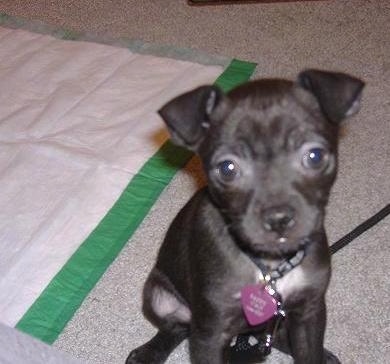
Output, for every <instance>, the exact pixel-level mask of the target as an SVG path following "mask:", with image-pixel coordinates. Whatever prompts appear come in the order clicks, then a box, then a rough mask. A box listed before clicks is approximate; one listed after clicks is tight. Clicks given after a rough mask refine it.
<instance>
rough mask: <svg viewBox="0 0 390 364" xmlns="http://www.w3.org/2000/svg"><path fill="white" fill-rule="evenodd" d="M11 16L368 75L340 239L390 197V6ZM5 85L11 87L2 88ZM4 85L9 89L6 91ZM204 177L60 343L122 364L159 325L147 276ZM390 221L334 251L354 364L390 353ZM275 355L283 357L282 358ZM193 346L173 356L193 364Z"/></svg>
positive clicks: (172, 4)
mask: <svg viewBox="0 0 390 364" xmlns="http://www.w3.org/2000/svg"><path fill="white" fill-rule="evenodd" d="M0 12H5V13H8V14H9V15H15V16H22V17H27V18H29V19H35V20H41V21H43V22H45V23H49V24H53V25H58V26H63V27H65V28H70V29H74V30H77V31H82V32H92V33H99V34H101V35H107V34H109V35H111V36H114V37H126V38H132V39H140V40H142V41H147V42H154V43H158V44H170V45H174V46H176V47H191V48H195V49H199V50H202V51H206V52H208V53H210V54H217V55H225V56H229V57H236V58H240V59H245V60H250V61H254V62H257V63H258V64H259V66H258V68H257V76H258V77H260V76H282V77H289V78H294V77H295V75H296V73H297V72H298V71H299V70H301V69H303V68H306V67H317V68H326V69H332V70H341V71H346V72H350V73H352V74H354V75H356V76H358V77H361V78H363V79H364V80H365V81H366V82H367V87H366V89H365V93H364V101H363V107H362V110H361V112H360V114H359V115H358V116H357V117H356V118H354V119H353V120H351V121H350V122H348V123H347V124H346V125H345V133H344V137H343V139H342V141H341V146H340V173H339V178H338V180H337V182H336V185H335V187H334V190H333V195H332V198H331V203H330V206H329V215H328V220H327V229H328V233H329V236H330V240H331V241H334V240H336V239H337V238H338V237H340V236H341V235H343V234H344V233H346V232H348V231H349V230H351V229H352V228H353V227H354V226H355V225H357V224H358V223H360V222H361V221H362V220H363V219H365V218H368V217H369V216H370V215H372V214H373V213H375V212H376V211H377V210H379V209H380V208H381V207H383V206H384V205H385V204H387V203H389V201H390V183H389V182H388V179H389V177H390V116H389V114H390V102H389V95H390V49H389V48H390V29H389V28H390V25H389V24H390V3H389V2H388V1H387V0H382V1H375V0H372V1H365V0H351V1H314V2H300V3H293V2H289V3H278V4H275V3H274V4H248V5H226V6H202V7H190V6H188V5H187V3H186V2H185V1H184V0H142V1H139V0H118V1H104V0H96V1H93V0H90V1H87V0H78V1H76V0H70V1H66V2H61V3H60V2H54V1H51V2H48V1H44V0H36V1H23V0H5V1H4V0H2V1H0ZM0 87H1V86H0ZM0 90H1V88H0ZM199 179H201V174H200V172H199V168H198V164H197V163H196V161H193V162H192V163H191V164H190V166H189V167H188V168H187V169H186V170H185V171H183V172H182V173H180V174H179V175H178V176H177V178H176V179H175V180H174V182H173V183H172V184H171V185H170V186H169V187H168V189H167V190H166V191H165V193H164V194H163V195H162V197H161V198H160V200H159V202H158V203H157V204H156V205H155V207H154V209H153V211H152V212H151V214H150V215H149V217H148V218H147V219H146V220H145V221H144V223H143V225H142V227H141V228H140V229H139V230H138V231H137V233H136V235H135V236H134V237H133V239H132V240H131V242H130V243H129V244H128V245H127V247H126V248H125V249H124V251H123V252H122V254H121V255H120V256H119V257H118V259H117V260H116V261H115V262H114V264H113V265H112V266H111V268H110V269H109V270H108V271H107V273H106V275H105V276H104V277H103V279H102V280H101V282H100V283H99V284H98V285H97V286H96V288H95V290H94V291H93V292H92V293H91V294H90V296H89V298H88V299H87V300H86V301H85V303H84V304H83V306H82V307H81V309H80V310H79V312H78V313H77V314H76V315H75V317H74V319H73V321H72V322H70V324H69V325H68V327H67V328H66V329H65V331H64V333H63V335H62V336H61V337H60V338H59V340H58V341H57V342H56V343H55V346H56V347H58V348H60V349H62V350H64V351H67V352H69V353H70V354H72V355H73V356H75V357H79V358H82V359H83V360H88V361H91V362H94V363H102V364H103V363H122V362H123V361H124V359H125V357H126V355H127V353H128V351H129V350H130V349H132V348H134V347H135V346H136V345H138V344H140V343H142V342H143V341H144V340H146V339H147V338H149V337H150V336H151V335H152V333H153V328H151V327H150V326H149V324H147V323H146V322H145V321H144V320H143V319H142V316H141V314H140V312H139V304H140V302H139V295H140V290H141V287H142V282H143V280H144V278H145V276H146V274H147V272H148V271H149V270H150V268H151V264H152V261H153V257H154V255H155V253H156V249H157V248H158V246H159V244H160V242H161V240H162V238H163V234H164V231H165V229H166V227H167V225H168V224H169V221H170V220H171V219H172V218H173V216H174V214H175V212H176V211H177V210H178V209H179V208H180V206H181V205H182V204H183V203H184V202H185V201H186V200H187V199H188V198H189V196H190V194H191V192H192V191H193V190H194V189H195V188H196V186H197V181H199ZM389 234H390V220H389V219H387V220H385V221H383V222H382V223H381V224H380V225H378V226H376V227H375V228H373V229H372V230H370V231H369V232H367V233H366V234H365V235H364V236H362V237H360V238H359V239H357V240H356V241H354V242H353V243H352V244H351V246H348V247H347V248H345V249H344V250H342V251H341V252H339V253H337V255H336V256H335V257H334V261H333V266H334V274H333V281H332V284H331V287H330V291H329V294H328V308H329V322H328V331H327V346H328V348H330V349H331V350H332V351H334V352H335V353H337V355H339V357H340V358H341V360H342V362H343V363H358V364H367V363H370V364H371V363H378V364H379V363H381V364H382V363H386V362H389V361H390V349H389V336H390V314H389V309H388V307H389V305H390V292H389V281H388V278H387V271H388V262H389V257H390V245H389V238H388V236H389ZM284 360H287V359H282V358H280V357H279V356H272V357H271V358H270V362H271V363H281V362H284ZM187 362H188V359H187V356H186V349H185V345H184V347H181V348H180V349H179V350H178V351H176V352H175V355H174V356H173V357H172V358H171V359H170V363H187Z"/></svg>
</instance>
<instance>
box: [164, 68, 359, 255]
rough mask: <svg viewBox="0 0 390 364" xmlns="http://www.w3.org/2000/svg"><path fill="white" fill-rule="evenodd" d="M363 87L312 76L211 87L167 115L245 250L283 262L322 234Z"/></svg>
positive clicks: (339, 77)
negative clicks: (346, 129) (342, 143)
mask: <svg viewBox="0 0 390 364" xmlns="http://www.w3.org/2000/svg"><path fill="white" fill-rule="evenodd" d="M362 88H363V83H362V82H361V81H359V80H357V79H355V78H352V77H350V76H347V75H344V74H335V73H328V72H322V71H306V72H303V73H301V74H300V76H299V78H298V81H297V82H290V81H286V80H260V81H255V82H250V83H247V84H245V85H243V86H240V87H238V88H236V89H234V90H233V91H232V92H230V93H229V94H227V95H223V94H222V93H221V92H220V91H219V90H218V89H216V88H215V87H202V88H199V89H196V90H194V91H192V92H190V93H187V94H184V95H182V96H180V97H179V98H177V99H175V100H173V101H171V102H170V103H169V104H167V105H166V106H165V107H164V108H163V109H162V110H160V114H161V115H162V116H163V118H164V120H165V121H166V123H167V125H168V128H169V130H170V132H171V135H172V139H173V141H175V142H176V143H177V144H180V145H184V146H186V147H187V148H189V149H191V150H194V151H195V152H197V153H198V154H199V156H200V157H201V159H202V161H203V164H204V166H205V171H206V173H207V176H208V182H209V191H210V196H211V199H212V201H213V202H214V204H215V205H216V206H217V207H218V208H219V209H220V211H221V214H222V215H223V216H224V218H225V219H226V222H227V224H228V226H229V229H230V231H231V233H232V234H233V235H234V237H235V238H236V240H237V242H238V243H239V244H240V245H241V246H242V248H243V249H245V250H247V251H250V252H251V253H252V254H263V253H267V254H270V255H275V256H281V255H284V254H287V253H290V252H291V253H292V252H294V251H296V250H298V249H299V248H300V246H301V245H302V244H304V242H305V241H306V239H308V238H309V237H310V235H312V234H313V233H315V232H316V231H318V230H319V229H321V228H322V225H323V218H324V209H325V206H326V203H327V200H328V196H329V191H330V188H331V186H332V184H333V182H334V179H335V176H336V169H337V135H338V126H339V122H340V121H341V120H342V119H343V118H345V117H346V116H349V115H352V114H353V113H355V112H356V111H357V109H358V102H357V101H358V100H359V98H360V92H361V89H362ZM194 105H195V107H194Z"/></svg>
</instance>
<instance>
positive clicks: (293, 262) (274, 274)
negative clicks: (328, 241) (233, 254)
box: [249, 239, 310, 281]
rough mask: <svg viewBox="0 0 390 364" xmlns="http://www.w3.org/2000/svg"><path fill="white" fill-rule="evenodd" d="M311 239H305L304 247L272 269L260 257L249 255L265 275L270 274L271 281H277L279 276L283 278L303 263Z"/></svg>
mask: <svg viewBox="0 0 390 364" xmlns="http://www.w3.org/2000/svg"><path fill="white" fill-rule="evenodd" d="M309 243H310V240H309V239H305V240H304V242H303V245H302V248H301V249H299V250H298V251H297V252H296V253H295V254H294V255H293V256H292V257H291V258H288V259H284V260H283V261H282V262H281V263H280V264H279V265H278V266H277V267H276V268H274V269H270V268H269V267H267V265H265V264H264V263H263V262H262V261H261V260H260V259H259V258H255V257H253V256H250V255H249V257H250V258H251V260H252V261H253V263H255V264H256V266H257V267H258V268H259V269H260V271H261V273H262V275H263V277H265V276H268V277H269V279H270V280H271V281H275V280H277V279H279V278H282V277H283V276H284V275H285V274H287V273H288V272H290V271H291V270H293V269H294V268H295V267H297V266H298V265H299V264H301V263H302V261H303V259H304V258H305V256H306V248H307V246H308V245H309Z"/></svg>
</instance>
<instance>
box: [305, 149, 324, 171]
mask: <svg viewBox="0 0 390 364" xmlns="http://www.w3.org/2000/svg"><path fill="white" fill-rule="evenodd" d="M327 163H328V152H327V151H326V149H324V148H322V147H313V148H310V149H308V150H307V151H306V152H305V153H304V154H303V158H302V165H303V166H304V167H305V168H311V169H321V168H323V167H325V166H326V165H327Z"/></svg>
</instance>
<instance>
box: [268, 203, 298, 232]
mask: <svg viewBox="0 0 390 364" xmlns="http://www.w3.org/2000/svg"><path fill="white" fill-rule="evenodd" d="M294 215H295V212H294V209H293V208H292V207H290V206H287V205H282V206H273V207H270V208H268V209H265V210H264V211H263V226H264V228H265V229H266V230H268V231H274V232H276V233H279V234H281V233H283V232H285V231H286V230H287V229H288V228H290V227H292V226H293V225H294V223H295V221H294Z"/></svg>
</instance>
